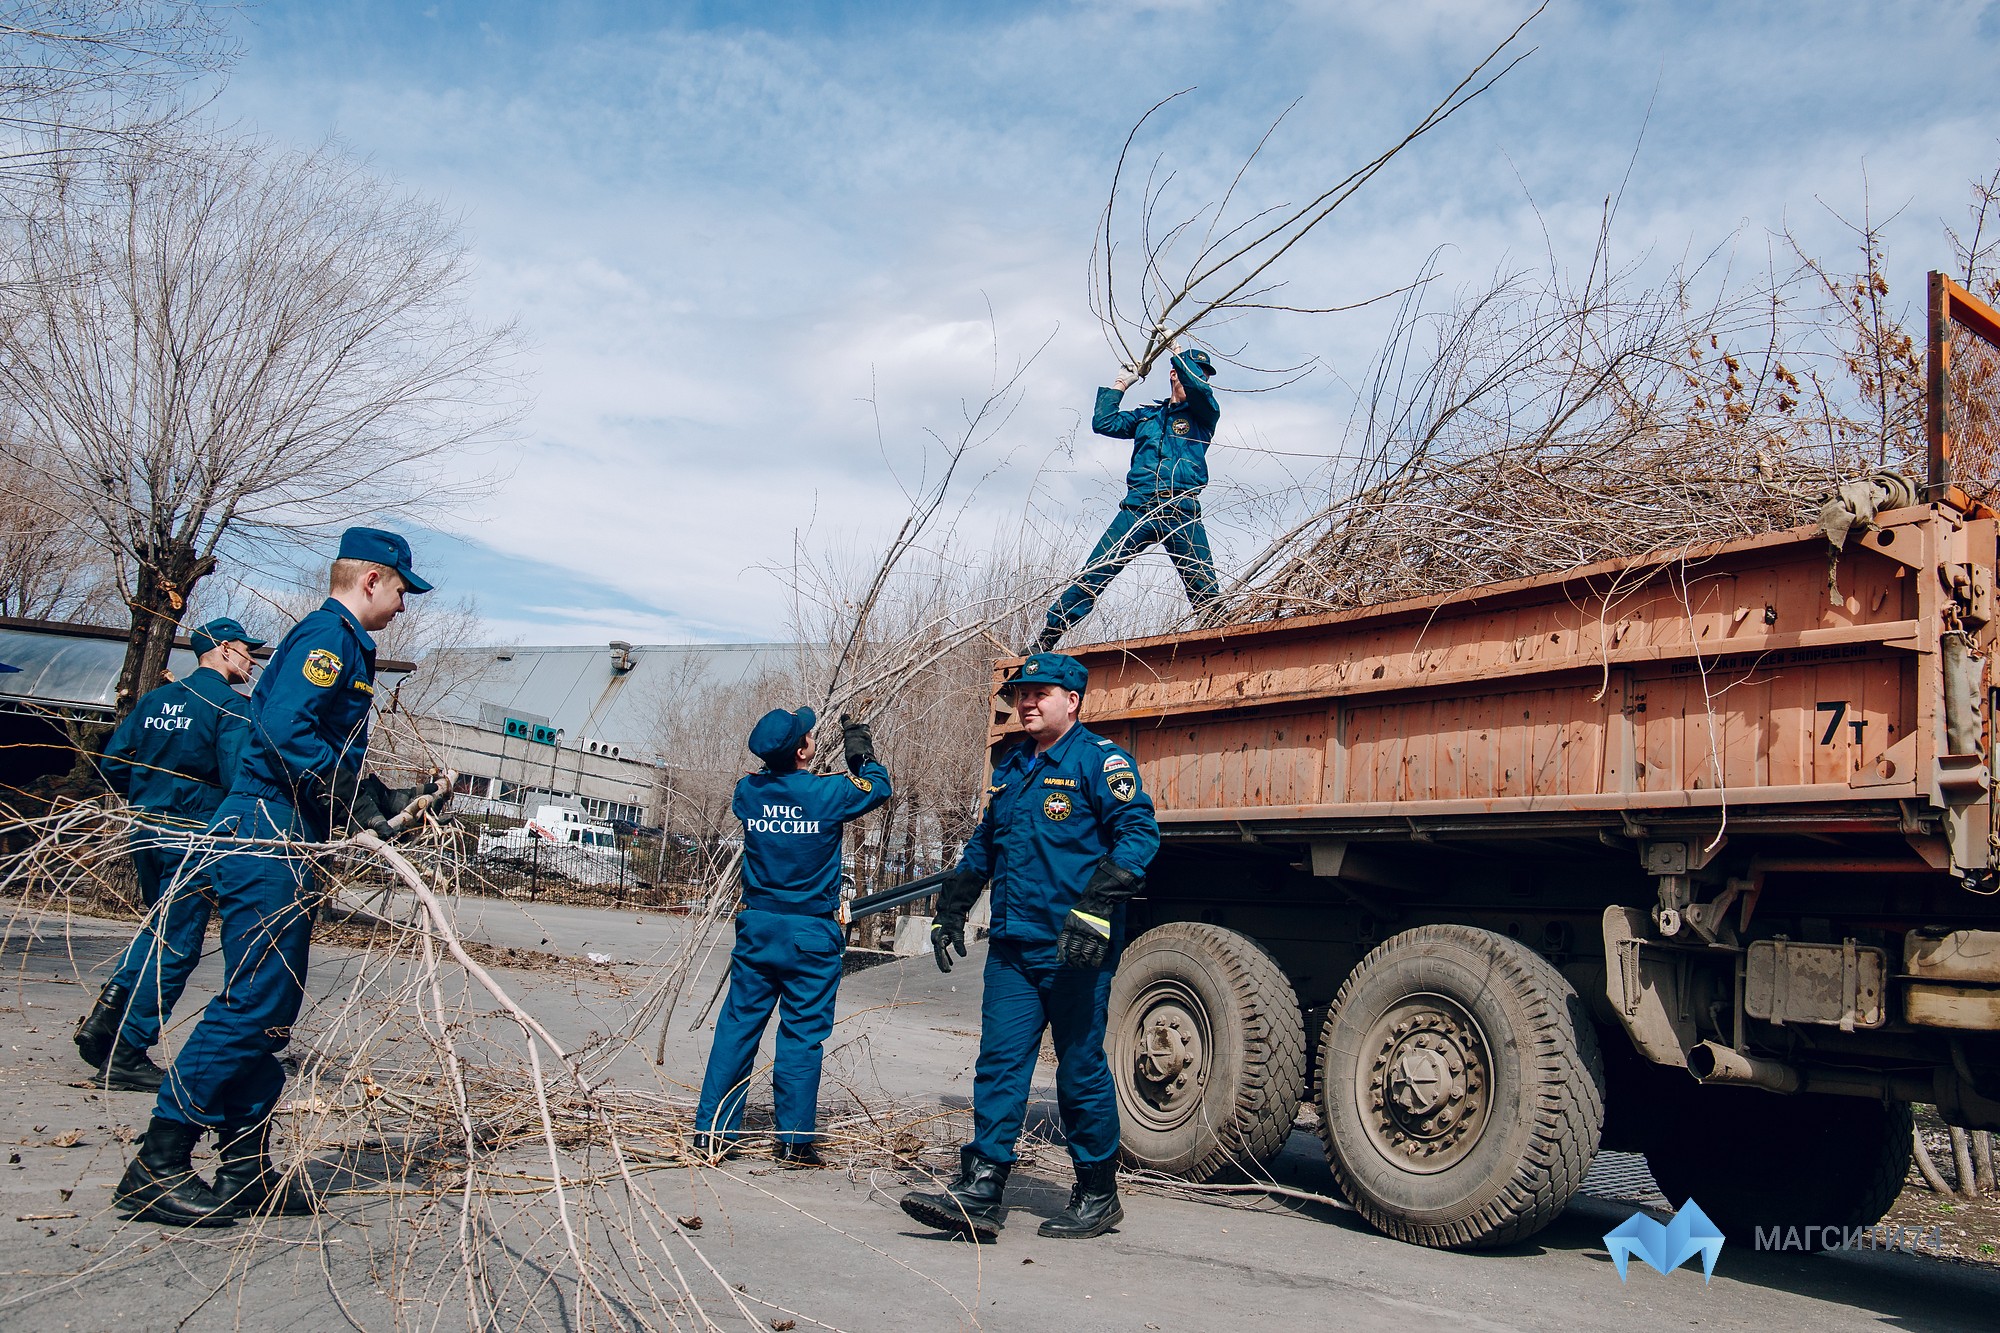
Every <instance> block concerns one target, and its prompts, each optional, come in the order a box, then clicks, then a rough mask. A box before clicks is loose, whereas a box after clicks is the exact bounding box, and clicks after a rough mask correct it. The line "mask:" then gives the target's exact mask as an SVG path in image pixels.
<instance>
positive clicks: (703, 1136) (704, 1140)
mask: <svg viewBox="0 0 2000 1333" xmlns="http://www.w3.org/2000/svg"><path fill="white" fill-rule="evenodd" d="M692 1147H693V1149H694V1155H695V1156H696V1157H699V1158H701V1159H702V1161H704V1162H706V1163H707V1164H708V1165H710V1166H720V1165H722V1163H724V1162H726V1161H728V1160H729V1159H730V1158H732V1157H734V1156H736V1154H737V1153H739V1152H741V1151H742V1150H743V1145H742V1144H740V1143H738V1142H737V1141H736V1138H735V1136H734V1135H730V1134H724V1133H721V1132H720V1131H718V1130H712V1129H703V1130H697V1131H695V1136H694V1143H693V1145H692Z"/></svg>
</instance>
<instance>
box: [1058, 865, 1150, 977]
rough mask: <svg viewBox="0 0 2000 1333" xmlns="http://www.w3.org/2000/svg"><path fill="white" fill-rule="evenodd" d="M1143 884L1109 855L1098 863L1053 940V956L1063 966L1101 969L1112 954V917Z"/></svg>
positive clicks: (1141, 880) (1140, 879)
mask: <svg viewBox="0 0 2000 1333" xmlns="http://www.w3.org/2000/svg"><path fill="white" fill-rule="evenodd" d="M1144 882H1145V881H1144V880H1143V879H1142V878H1141V877H1140V876H1138V875H1135V874H1133V873H1132V872H1131V871H1129V870H1127V869H1126V868H1125V867H1124V866H1121V865H1119V864H1118V863H1117V862H1116V861H1113V860H1112V859H1111V858H1110V857H1108V856H1107V857H1105V858H1104V859H1103V860H1102V861H1099V862H1098V863H1097V869H1096V870H1095V871H1093V872H1092V873H1091V876H1090V883H1088V884H1086V885H1084V888H1083V895H1082V896H1081V897H1079V898H1078V899H1077V900H1076V906H1074V907H1072V908H1070V909H1069V915H1068V916H1067V917H1065V918H1064V919H1063V928H1062V934H1061V935H1060V936H1058V937H1057V939H1056V957H1057V958H1058V959H1060V960H1061V962H1062V965H1063V966H1064V967H1081V968H1098V967H1103V966H1104V960H1105V958H1106V956H1108V955H1109V954H1110V952H1111V914H1112V913H1113V912H1115V911H1117V910H1118V904H1120V903H1122V902H1124V901H1125V900H1126V899H1127V898H1130V897H1131V896H1132V895H1133V894H1135V893H1137V892H1138V891H1139V886H1140V885H1141V884H1142V883H1144Z"/></svg>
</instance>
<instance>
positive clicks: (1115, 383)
mask: <svg viewBox="0 0 2000 1333" xmlns="http://www.w3.org/2000/svg"><path fill="white" fill-rule="evenodd" d="M1144 378H1145V376H1144V375H1141V374H1140V373H1139V371H1138V369H1137V368H1136V367H1133V366H1127V367H1125V368H1124V369H1123V370H1121V371H1119V372H1118V374H1117V375H1116V376H1114V377H1113V378H1112V381H1111V387H1112V388H1114V389H1116V390H1118V392H1120V393H1124V392H1125V391H1126V390H1127V389H1129V388H1131V387H1132V386H1133V385H1135V384H1137V383H1138V382H1139V381H1140V380H1142V379H1144Z"/></svg>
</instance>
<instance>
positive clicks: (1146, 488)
mask: <svg viewBox="0 0 2000 1333" xmlns="http://www.w3.org/2000/svg"><path fill="white" fill-rule="evenodd" d="M1172 347H1173V360H1172V362H1171V363H1170V364H1169V367H1168V370H1167V384H1168V395H1167V397H1166V398H1165V399H1163V400H1161V401H1160V402H1157V403H1149V404H1147V405H1146V406H1145V407H1140V408H1134V409H1133V410H1132V411H1129V412H1121V411H1119V410H1118V402H1119V400H1120V399H1121V398H1123V397H1124V396H1125V390H1126V389H1128V388H1130V387H1131V386H1132V385H1133V384H1134V383H1136V382H1137V381H1138V378H1139V376H1138V374H1137V372H1136V371H1133V370H1121V371H1119V372H1118V377H1117V378H1116V379H1114V380H1112V381H1111V387H1110V388H1108V389H1099V390H1098V391H1097V410H1096V411H1095V412H1094V413H1093V414H1092V415H1091V418H1090V428H1091V429H1092V430H1093V431H1096V432H1097V433H1098V434H1099V435H1108V436H1111V437H1112V438H1113V439H1121V440H1130V441H1132V466H1131V468H1130V470H1129V471H1127V472H1126V474H1125V498H1124V499H1123V500H1122V501H1120V502H1119V504H1118V512H1117V513H1116V514H1115V515H1113V516H1112V519H1111V526H1109V527H1107V528H1106V529H1105V530H1104V535H1103V536H1102V537H1099V538H1098V539H1097V545H1096V547H1094V548H1093V549H1092V550H1091V552H1090V559H1089V560H1087V561H1085V562H1084V566H1083V570H1082V572H1081V573H1079V574H1078V575H1077V576H1076V582H1074V583H1072V584H1070V586H1069V587H1068V588H1067V589H1065V590H1064V592H1063V594H1062V596H1060V597H1058V598H1057V599H1056V602H1055V605H1053V606H1051V607H1050V608H1049V617H1048V623H1047V625H1046V626H1044V627H1043V629H1042V633H1041V637H1040V638H1039V639H1037V640H1036V641H1035V651H1036V652H1038V653H1046V652H1048V651H1049V650H1050V649H1051V648H1054V647H1055V646H1056V643H1057V641H1058V640H1060V639H1061V638H1062V636H1063V633H1064V631H1066V630H1068V629H1069V627H1070V626H1072V625H1074V624H1076V623H1077V622H1078V621H1080V620H1082V619H1083V618H1084V617H1085V616H1087V615H1089V614H1090V612H1091V609H1092V608H1093V607H1095V606H1096V605H1097V598H1098V596H1099V595H1100V594H1101V593H1102V592H1103V591H1104V589H1105V588H1106V587H1107V586H1109V584H1110V583H1111V580H1113V579H1114V578H1117V577H1118V571H1120V570H1121V569H1123V568H1125V566H1127V565H1129V564H1131V563H1132V562H1133V561H1134V560H1136V559H1138V557H1139V556H1140V555H1141V554H1142V553H1143V552H1144V551H1145V550H1146V548H1147V547H1149V546H1151V545H1153V544H1154V543H1155V542H1158V543H1159V544H1160V545H1161V546H1163V547H1165V548H1166V552H1167V558H1168V559H1169V560H1171V561H1173V562H1174V568H1175V570H1177V571H1178V572H1179V573H1180V576H1181V584H1182V585H1183V586H1184V587H1185V588H1186V589H1187V596H1188V605H1190V606H1192V607H1193V608H1194V609H1195V610H1196V611H1197V612H1200V611H1205V610H1207V609H1208V608H1209V606H1211V605H1212V604H1213V603H1214V602H1215V599H1216V597H1217V596H1218V595H1219V594H1218V590H1217V588H1216V583H1215V559H1214V557H1213V556H1211V555H1210V554H1209V549H1208V530H1207V529H1206V528H1204V527H1203V526H1202V524H1201V488H1202V487H1204V486H1206V485H1208V444H1209V441H1210V440H1212V439H1214V438H1215V424H1216V422H1218V421H1220V420H1221V419H1222V408H1221V406H1220V405H1219V404H1217V402H1216V401H1215V390H1213V389H1211V388H1210V387H1209V383H1208V382H1209V381H1210V380H1211V379H1213V378H1215V363H1214V362H1213V361H1211V360H1210V359H1209V355H1208V353H1207V352H1204V351H1203V350H1202V349H1201V348H1199V347H1197V348H1195V349H1194V350H1193V351H1191V352H1183V351H1181V350H1180V346H1179V344H1178V343H1175V344H1173V345H1172Z"/></svg>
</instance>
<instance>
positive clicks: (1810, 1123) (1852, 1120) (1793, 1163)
mask: <svg viewBox="0 0 2000 1333" xmlns="http://www.w3.org/2000/svg"><path fill="white" fill-rule="evenodd" d="M1672 1109H1673V1111H1674V1113H1675V1114H1674V1115H1673V1116H1672V1117H1671V1118H1670V1122H1669V1123H1663V1125H1662V1127H1661V1128H1660V1129H1658V1130H1656V1131H1655V1134H1654V1139H1655V1141H1654V1142H1653V1143H1652V1144H1651V1145H1649V1146H1648V1147H1647V1149H1646V1164H1647V1165H1648V1166H1649V1167H1651V1168H1652V1171H1653V1179H1654V1181H1655V1182H1656V1183H1657V1184H1658V1185H1659V1187H1660V1193H1662V1194H1664V1195H1666V1196H1667V1199H1668V1201H1669V1202H1671V1203H1672V1204H1673V1205H1674V1207H1676V1208H1679V1207H1680V1206H1681V1205H1682V1204H1684V1203H1686V1202H1687V1201H1688V1200H1689V1199H1693V1200H1694V1201H1695V1203H1696V1204H1697V1205H1698V1206H1699V1207H1700V1208H1701V1210H1702V1212H1704V1213H1706V1214H1707V1215H1708V1219H1709V1220H1710V1221H1711V1222H1713V1223H1715V1225H1716V1227H1717V1229H1718V1230H1720V1231H1721V1232H1722V1234H1723V1235H1724V1236H1726V1237H1728V1238H1729V1239H1730V1240H1731V1241H1740V1242H1741V1243H1742V1244H1744V1245H1746V1246H1747V1245H1750V1244H1752V1243H1753V1242H1754V1240H1755V1236H1756V1233H1757V1232H1758V1231H1760V1230H1762V1231H1764V1232H1765V1233H1766V1234H1767V1235H1768V1234H1769V1230H1770V1228H1773V1227H1777V1228H1781V1229H1782V1230H1783V1231H1785V1232H1789V1230H1790V1228H1792V1227H1797V1228H1799V1242H1800V1244H1793V1245H1788V1246H1787V1248H1799V1247H1800V1245H1802V1246H1803V1248H1805V1249H1812V1250H1816V1249H1819V1248H1820V1247H1821V1243H1822V1238H1823V1236H1824V1233H1823V1232H1822V1231H1820V1230H1818V1228H1823V1227H1865V1226H1873V1225H1874V1224H1875V1223H1877V1222H1879V1221H1881V1220H1882V1217H1883V1215H1884V1214H1886V1213H1887V1212H1888V1211H1889V1208H1890V1205H1892V1204H1894V1203H1895V1202H1896V1196H1897V1195H1898V1194H1900V1193H1902V1191H1903V1183H1904V1181H1905V1179H1906V1178H1907V1177H1908V1176H1909V1173H1910V1137H1911V1129H1912V1122H1911V1117H1910V1108H1909V1104H1908V1103H1906V1102H1886V1103H1885V1102H1879V1101H1873V1100H1871V1099H1869V1098H1866V1097H1836V1096H1832V1095H1829V1094H1827V1093H1811V1092H1808V1093H1800V1094H1797V1095H1794V1096H1785V1095H1783V1094H1780V1093H1775V1092H1765V1091H1763V1090H1761V1089H1758V1088H1727V1087H1725V1088H1715V1087H1702V1086H1700V1085H1698V1084H1696V1083H1695V1082H1694V1080H1692V1079H1688V1080H1687V1081H1686V1086H1685V1088H1683V1089H1682V1090H1681V1091H1680V1092H1679V1093H1677V1094H1676V1095H1675V1097H1674V1099H1673V1106H1672ZM1781 1243H1782V1242H1781Z"/></svg>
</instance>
